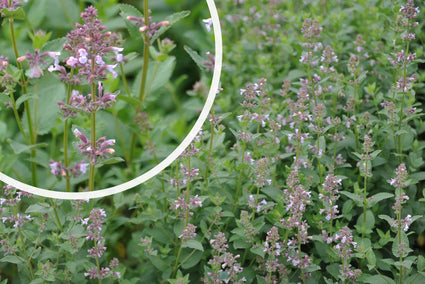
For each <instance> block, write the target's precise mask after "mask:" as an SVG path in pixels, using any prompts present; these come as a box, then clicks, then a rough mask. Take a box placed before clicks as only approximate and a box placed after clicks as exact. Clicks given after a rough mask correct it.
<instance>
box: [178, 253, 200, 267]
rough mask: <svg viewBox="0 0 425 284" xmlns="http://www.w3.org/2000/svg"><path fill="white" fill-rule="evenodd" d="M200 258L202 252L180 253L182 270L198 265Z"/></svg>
mask: <svg viewBox="0 0 425 284" xmlns="http://www.w3.org/2000/svg"><path fill="white" fill-rule="evenodd" d="M201 258H202V252H201V251H199V250H197V251H195V253H193V254H192V250H188V251H187V252H183V253H182V257H181V259H182V261H183V262H182V268H183V269H189V268H191V267H194V266H195V265H197V264H198V263H199V261H200V260H201Z"/></svg>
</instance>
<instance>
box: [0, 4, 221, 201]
mask: <svg viewBox="0 0 425 284" xmlns="http://www.w3.org/2000/svg"><path fill="white" fill-rule="evenodd" d="M206 1H207V4H208V9H209V10H210V14H211V18H212V21H213V28H214V37H215V64H214V74H213V79H212V83H211V87H210V91H209V94H208V97H207V101H206V102H205V105H204V108H203V109H202V112H201V114H200V115H199V118H198V120H197V121H196V123H195V125H194V126H193V128H192V130H191V131H190V132H189V134H188V135H187V136H186V137H185V139H184V140H183V142H182V143H181V144H180V145H179V146H178V147H177V148H176V149H175V150H174V151H173V152H172V153H171V154H170V155H169V156H168V157H167V158H165V159H164V160H162V161H161V162H160V163H159V164H158V165H156V166H155V167H154V168H153V169H151V170H149V171H148V172H146V173H144V174H143V175H141V176H139V177H137V178H135V179H132V180H130V181H128V182H125V183H122V184H120V185H116V186H113V187H109V188H105V189H102V190H96V191H90V192H61V191H53V190H47V189H42V188H38V187H35V186H31V185H28V184H25V183H22V182H20V181H17V180H15V179H13V178H11V177H9V176H7V175H5V174H3V173H2V172H0V180H1V181H2V182H4V183H6V184H9V185H11V186H14V187H16V188H18V189H20V190H23V191H26V192H29V193H32V194H35V195H39V196H43V197H50V198H56V199H67V200H77V199H91V198H99V197H105V196H109V195H112V194H116V193H120V192H123V191H126V190H128V189H130V188H133V187H135V186H137V185H139V184H142V183H144V182H145V181H147V180H149V179H150V178H152V177H154V176H155V175H157V174H159V173H160V172H161V171H162V170H163V169H165V168H166V167H168V166H169V165H170V164H171V163H172V162H173V161H174V160H175V159H177V157H179V156H180V154H181V153H182V152H183V151H184V150H185V149H186V148H187V147H188V146H189V144H190V142H192V140H193V139H194V138H195V136H196V135H197V134H198V132H199V131H200V130H201V127H202V125H203V124H204V122H205V120H206V119H207V116H208V113H209V112H210V110H211V107H212V104H213V102H214V99H215V95H216V93H217V90H218V85H219V82H220V74H221V65H222V59H223V46H222V38H221V28H220V21H219V18H218V13H217V8H216V6H215V3H214V0H206Z"/></svg>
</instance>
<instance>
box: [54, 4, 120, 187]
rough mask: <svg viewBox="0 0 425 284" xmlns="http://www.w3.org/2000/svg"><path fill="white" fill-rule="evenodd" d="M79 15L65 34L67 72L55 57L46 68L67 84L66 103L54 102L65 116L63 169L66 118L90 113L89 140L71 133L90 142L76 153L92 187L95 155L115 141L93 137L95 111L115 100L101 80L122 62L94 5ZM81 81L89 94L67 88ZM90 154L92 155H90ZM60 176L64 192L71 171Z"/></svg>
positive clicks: (113, 37)
mask: <svg viewBox="0 0 425 284" xmlns="http://www.w3.org/2000/svg"><path fill="white" fill-rule="evenodd" d="M81 18H82V19H83V22H84V24H79V23H77V24H76V25H75V29H74V30H72V31H71V32H70V33H69V34H68V35H67V39H68V41H67V42H66V43H65V45H64V50H66V51H67V52H68V53H69V55H70V56H69V57H68V58H66V59H64V62H65V66H67V67H68V68H70V69H71V70H70V72H69V73H68V72H67V70H66V68H65V67H64V66H62V65H60V64H59V61H58V60H55V63H54V65H52V66H51V67H49V71H50V72H54V71H57V72H58V76H59V78H60V79H61V80H62V81H64V82H66V83H68V94H67V100H66V102H65V103H64V102H58V105H59V107H60V109H61V110H62V111H63V116H64V118H65V130H64V137H63V143H64V159H65V164H64V168H65V169H69V167H70V161H69V157H68V155H69V154H68V130H69V125H68V118H69V117H75V116H76V111H79V112H82V113H86V114H88V115H90V121H91V124H90V125H91V131H90V139H87V138H85V136H84V139H82V136H81V135H80V134H78V133H80V132H78V133H75V131H74V134H75V135H76V136H77V137H78V138H80V140H81V141H82V143H83V144H86V143H87V141H89V144H90V145H85V146H86V148H84V149H83V148H82V147H80V152H81V153H83V154H85V155H86V156H87V160H88V162H89V165H90V167H89V185H88V186H89V190H93V189H94V177H95V164H96V162H97V158H96V157H102V156H104V153H103V152H104V151H107V152H108V153H109V154H113V152H114V151H113V149H111V148H106V146H112V145H114V143H115V140H104V141H103V140H102V139H105V138H100V139H96V112H97V111H98V110H99V109H102V108H103V109H104V108H106V107H109V106H111V103H112V102H115V97H116V95H117V94H116V93H115V94H110V93H104V91H103V86H102V83H101V81H103V80H106V76H107V72H110V73H111V74H112V76H113V77H114V78H116V77H117V76H118V74H117V73H116V72H115V70H114V68H115V67H116V66H117V64H118V63H121V62H123V56H122V54H121V52H122V51H123V48H121V47H117V46H116V45H117V44H119V38H118V36H117V35H116V34H115V33H111V32H106V31H105V30H106V27H105V26H103V25H102V23H101V21H100V20H99V19H98V15H97V10H96V8H94V7H93V6H90V7H88V8H87V9H85V11H84V12H83V13H81ZM109 54H113V55H114V56H113V60H112V61H113V62H115V64H107V63H106V62H105V60H106V56H108V55H109ZM85 83H86V84H89V85H90V88H91V93H90V94H89V95H87V96H84V95H81V94H80V93H79V92H78V91H75V90H74V91H71V86H72V85H80V84H85ZM96 86H97V88H96ZM96 91H97V95H96ZM77 131H78V130H77ZM105 143H107V144H108V145H106V144H105ZM80 144H81V143H80ZM93 155H94V156H96V157H93ZM64 176H65V178H66V179H67V191H69V190H70V182H69V179H70V177H71V174H70V173H69V171H66V170H65V174H64Z"/></svg>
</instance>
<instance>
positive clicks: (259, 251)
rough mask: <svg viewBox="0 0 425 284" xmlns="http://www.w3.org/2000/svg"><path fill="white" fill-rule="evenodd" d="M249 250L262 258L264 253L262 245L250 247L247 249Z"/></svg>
mask: <svg viewBox="0 0 425 284" xmlns="http://www.w3.org/2000/svg"><path fill="white" fill-rule="evenodd" d="M249 251H250V252H252V253H253V254H255V255H259V256H261V257H262V258H264V256H265V254H266V253H265V251H264V247H263V246H258V247H252V248H250V249H249Z"/></svg>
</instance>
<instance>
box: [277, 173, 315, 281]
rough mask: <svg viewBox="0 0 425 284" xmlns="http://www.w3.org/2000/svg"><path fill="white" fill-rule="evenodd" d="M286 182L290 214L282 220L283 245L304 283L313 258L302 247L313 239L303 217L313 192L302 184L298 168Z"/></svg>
mask: <svg viewBox="0 0 425 284" xmlns="http://www.w3.org/2000/svg"><path fill="white" fill-rule="evenodd" d="M286 183H287V187H288V188H287V189H285V190H284V192H283V193H284V196H285V199H284V201H285V204H286V210H287V211H288V212H289V216H288V217H287V218H286V219H285V218H284V219H282V220H281V223H282V225H283V227H284V228H286V230H287V232H286V236H285V239H284V244H283V245H284V250H285V251H287V256H286V259H287V261H288V262H289V263H290V264H291V265H292V266H293V267H295V268H298V269H299V270H300V273H301V274H300V278H301V280H302V282H303V283H306V277H307V276H308V275H309V273H308V272H307V271H306V269H307V268H308V267H309V265H310V263H311V261H312V259H311V257H310V256H309V255H307V254H305V253H303V252H302V250H301V247H302V245H304V244H307V243H308V241H309V240H310V239H311V236H308V232H307V229H308V224H307V221H306V220H304V218H303V216H304V212H305V211H306V210H307V205H308V204H309V203H310V198H311V193H310V191H307V189H306V188H305V187H304V186H303V185H302V184H301V181H300V178H299V175H298V171H296V170H293V171H292V172H291V173H290V174H289V176H288V178H287V181H286ZM292 230H293V231H294V236H293V237H291V238H289V232H290V231H292Z"/></svg>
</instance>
